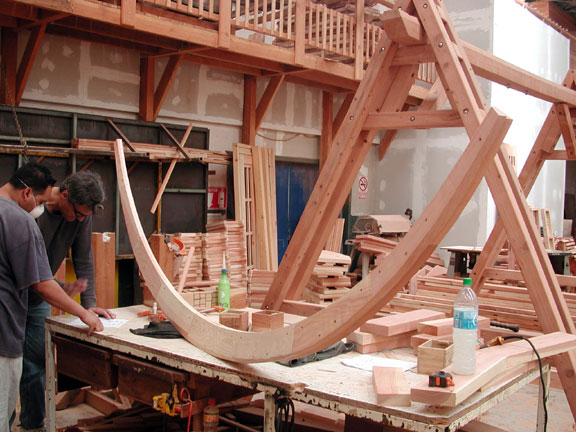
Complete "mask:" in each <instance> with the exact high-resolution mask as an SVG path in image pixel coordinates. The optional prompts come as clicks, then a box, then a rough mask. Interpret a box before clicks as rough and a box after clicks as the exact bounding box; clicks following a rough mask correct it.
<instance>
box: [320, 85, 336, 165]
mask: <svg viewBox="0 0 576 432" xmlns="http://www.w3.org/2000/svg"><path fill="white" fill-rule="evenodd" d="M333 107H334V96H333V95H332V93H328V92H325V91H324V92H322V135H321V136H320V158H319V159H320V170H322V167H323V166H324V162H325V161H326V159H327V158H328V153H329V152H330V147H331V146H332V126H333V123H332V117H333V115H334V108H333Z"/></svg>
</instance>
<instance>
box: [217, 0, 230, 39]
mask: <svg viewBox="0 0 576 432" xmlns="http://www.w3.org/2000/svg"><path fill="white" fill-rule="evenodd" d="M231 14H232V4H231V2H230V0H220V7H219V16H220V21H218V48H224V49H228V48H230V25H231V20H230V17H231Z"/></svg>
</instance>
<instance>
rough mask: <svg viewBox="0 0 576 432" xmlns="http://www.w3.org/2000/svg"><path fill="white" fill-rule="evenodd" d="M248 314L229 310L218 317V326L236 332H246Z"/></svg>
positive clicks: (242, 311) (245, 311)
mask: <svg viewBox="0 0 576 432" xmlns="http://www.w3.org/2000/svg"><path fill="white" fill-rule="evenodd" d="M249 318H250V313H249V312H248V311H247V310H239V309H230V310H227V311H226V312H222V313H221V314H220V315H218V320H219V322H220V324H222V325H225V326H226V327H230V328H233V329H236V330H242V331H247V330H248V322H249Z"/></svg>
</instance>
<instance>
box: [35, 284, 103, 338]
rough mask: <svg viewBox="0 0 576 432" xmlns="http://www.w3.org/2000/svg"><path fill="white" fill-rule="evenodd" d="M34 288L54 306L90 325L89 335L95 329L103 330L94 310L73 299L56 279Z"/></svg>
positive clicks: (36, 285)
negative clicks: (87, 308)
mask: <svg viewBox="0 0 576 432" xmlns="http://www.w3.org/2000/svg"><path fill="white" fill-rule="evenodd" d="M33 287H34V290H35V291H36V292H37V293H38V295H39V296H40V297H42V299H43V300H44V301H46V302H48V303H50V304H51V305H52V306H54V307H56V308H58V309H61V310H63V311H64V312H68V313H70V314H72V315H76V316H77V317H78V318H80V319H81V320H82V321H83V322H84V323H85V324H86V325H87V326H88V335H90V334H92V332H93V331H102V330H104V326H103V325H102V322H101V321H100V318H98V315H96V314H95V313H94V312H91V311H89V310H86V309H84V308H83V307H82V306H81V305H79V304H78V303H76V302H75V301H74V300H72V299H71V298H70V297H68V295H67V294H66V293H65V292H64V290H63V289H62V288H61V287H60V285H58V284H57V283H56V281H55V280H53V279H50V280H45V281H41V282H38V283H36V284H34V285H33Z"/></svg>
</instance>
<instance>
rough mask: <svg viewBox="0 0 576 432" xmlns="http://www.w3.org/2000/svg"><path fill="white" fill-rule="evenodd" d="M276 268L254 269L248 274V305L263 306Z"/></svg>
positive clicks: (253, 306)
mask: <svg viewBox="0 0 576 432" xmlns="http://www.w3.org/2000/svg"><path fill="white" fill-rule="evenodd" d="M275 276H276V272H275V271H274V270H258V269H252V270H250V272H249V275H248V306H249V307H252V308H260V307H262V303H264V298H265V297H266V294H268V290H269V289H270V285H272V282H273V281H274V277H275Z"/></svg>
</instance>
